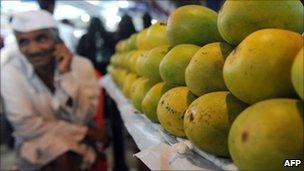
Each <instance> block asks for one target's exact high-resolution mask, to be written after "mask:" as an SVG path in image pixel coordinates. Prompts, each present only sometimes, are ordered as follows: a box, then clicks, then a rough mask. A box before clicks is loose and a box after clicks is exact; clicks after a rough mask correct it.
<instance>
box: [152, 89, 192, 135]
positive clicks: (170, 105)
mask: <svg viewBox="0 0 304 171" xmlns="http://www.w3.org/2000/svg"><path fill="white" fill-rule="evenodd" d="M196 98H197V97H196V96H195V95H194V94H192V93H191V92H190V90H189V89H188V88H187V87H176V88H173V89H171V90H169V91H167V92H166V93H165V94H164V95H163V96H162V97H161V98H160V100H159V103H158V105H157V118H158V120H159V122H160V124H161V126H162V127H163V128H164V129H165V130H166V131H168V132H169V133H170V134H172V135H175V136H178V137H185V136H186V134H185V132H184V126H183V121H184V114H185V112H186V110H187V108H188V106H189V105H190V104H191V102H192V101H193V100H195V99H196Z"/></svg>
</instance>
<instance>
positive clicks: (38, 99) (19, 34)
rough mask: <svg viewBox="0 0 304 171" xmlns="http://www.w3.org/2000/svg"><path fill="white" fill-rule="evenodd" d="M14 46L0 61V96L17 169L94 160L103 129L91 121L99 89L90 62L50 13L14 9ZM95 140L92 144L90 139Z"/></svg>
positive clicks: (74, 166) (81, 165)
mask: <svg viewBox="0 0 304 171" xmlns="http://www.w3.org/2000/svg"><path fill="white" fill-rule="evenodd" d="M11 26H12V29H13V31H14V34H15V37H16V40H17V44H18V47H16V48H15V50H13V51H11V52H10V53H3V54H2V53H1V59H4V58H3V56H2V55H10V56H9V57H8V58H7V57H6V58H5V59H8V60H6V61H5V62H1V96H2V98H3V101H4V109H5V114H6V116H7V118H8V120H9V122H10V123H11V124H12V125H13V128H14V136H15V137H16V146H15V148H16V150H17V163H16V166H17V169H18V170H40V169H42V170H80V169H85V168H88V167H90V166H91V165H92V163H93V162H94V160H95V156H96V154H95V152H94V150H93V148H92V146H90V145H88V143H85V142H86V141H85V140H89V141H90V142H104V141H105V139H106V133H105V130H104V129H97V128H95V127H94V124H91V122H92V117H93V116H94V114H95V112H96V107H97V101H98V95H99V88H98V84H97V80H96V77H95V73H94V69H93V66H92V64H91V63H90V62H89V61H88V60H87V59H85V58H82V57H79V56H75V55H73V54H72V53H71V52H70V51H69V50H68V48H67V47H66V46H65V45H64V43H62V41H60V38H59V36H58V31H57V29H56V23H55V21H54V19H53V17H52V15H51V14H50V13H48V12H46V11H44V10H40V11H28V12H22V13H17V14H15V15H14V16H13V21H12V23H11ZM91 144H94V143H91Z"/></svg>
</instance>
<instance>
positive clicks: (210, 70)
mask: <svg viewBox="0 0 304 171" xmlns="http://www.w3.org/2000/svg"><path fill="white" fill-rule="evenodd" d="M232 50H233V47H231V46H230V45H229V44H227V43H224V42H216V43H211V44H207V45H205V46H203V47H202V48H201V49H200V50H198V51H197V52H196V53H195V54H194V56H193V57H192V58H191V61H190V63H189V65H188V66H187V68H186V72H185V81H186V85H187V87H188V88H189V89H190V90H191V92H192V93H193V94H195V95H197V96H201V95H203V94H206V93H210V92H215V91H225V90H227V88H226V85H225V82H224V78H223V66H224V62H225V60H226V57H227V56H228V55H229V53H230V52H231V51H232Z"/></svg>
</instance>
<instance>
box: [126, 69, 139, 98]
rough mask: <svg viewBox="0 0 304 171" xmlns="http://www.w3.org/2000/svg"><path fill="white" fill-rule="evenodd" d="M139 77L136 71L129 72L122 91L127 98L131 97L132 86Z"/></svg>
mask: <svg viewBox="0 0 304 171" xmlns="http://www.w3.org/2000/svg"><path fill="white" fill-rule="evenodd" d="M137 78H138V75H137V74H135V73H132V72H131V73H129V74H128V75H127V76H126V78H125V81H124V84H123V88H122V91H123V93H124V95H125V97H126V98H131V95H130V94H131V87H132V84H133V83H134V82H135V80H136V79H137Z"/></svg>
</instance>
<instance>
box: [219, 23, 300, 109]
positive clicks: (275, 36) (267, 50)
mask: <svg viewBox="0 0 304 171" xmlns="http://www.w3.org/2000/svg"><path fill="white" fill-rule="evenodd" d="M302 47H303V39H302V37H301V35H300V34H298V33H295V32H292V31H287V30H280V29H263V30H259V31H256V32H254V33H252V34H251V35H249V36H248V37H247V38H246V39H245V40H244V41H242V43H241V44H240V45H239V46H238V47H237V48H236V49H235V50H233V52H231V53H230V55H229V56H228V57H227V59H226V61H225V64H224V69H223V73H224V81H225V83H226V86H227V88H228V89H229V90H230V91H231V92H232V94H233V95H234V96H236V97H237V98H239V99H240V100H242V101H244V102H246V103H248V104H253V103H256V102H258V101H262V100H265V99H270V98H276V97H295V96H296V93H295V91H294V89H293V86H292V83H291V65H292V63H293V60H294V58H295V56H296V54H297V52H299V50H300V49H301V48H302Z"/></svg>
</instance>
